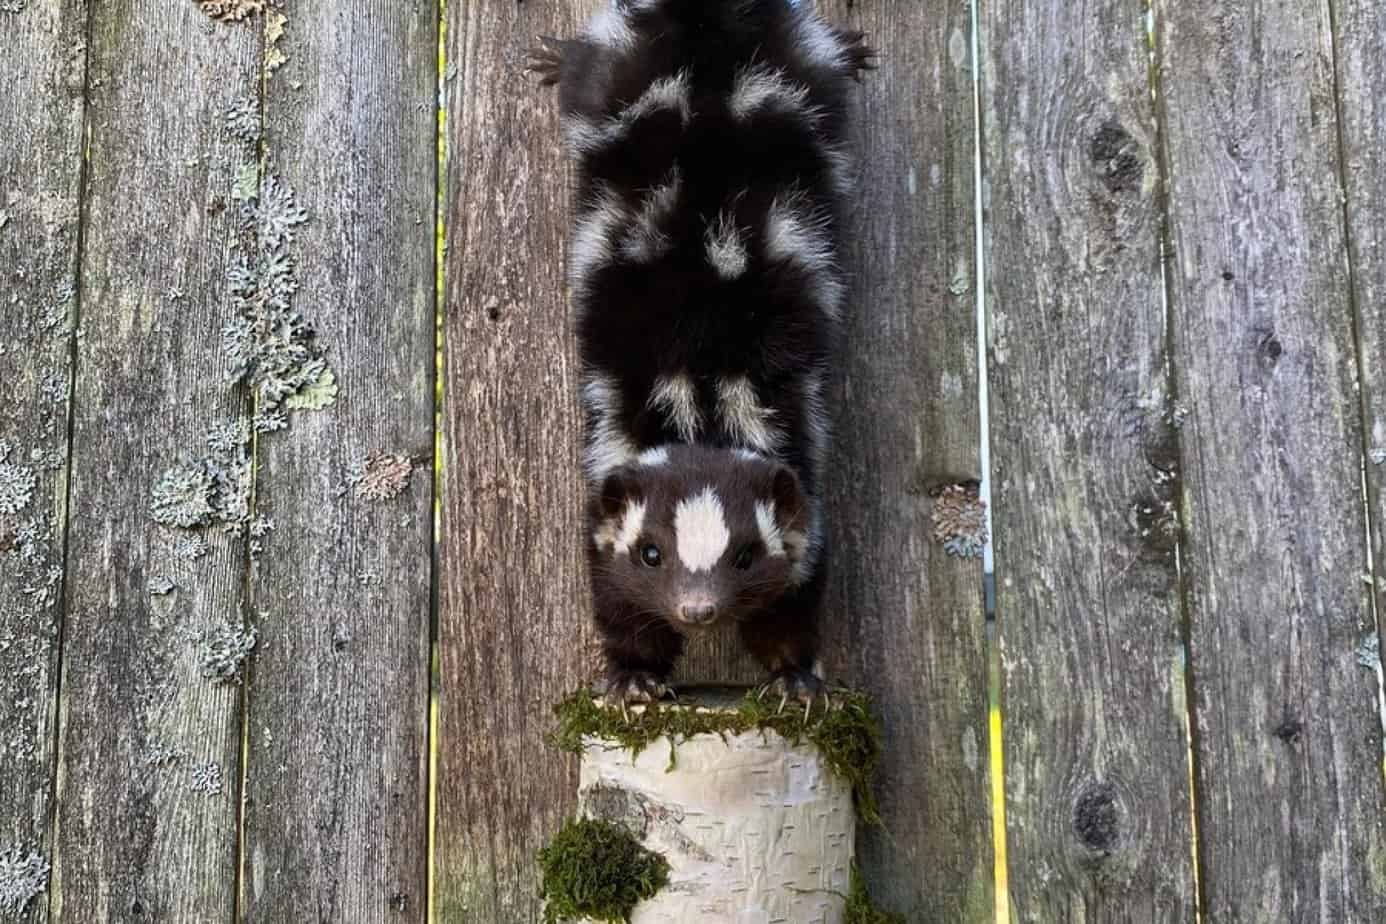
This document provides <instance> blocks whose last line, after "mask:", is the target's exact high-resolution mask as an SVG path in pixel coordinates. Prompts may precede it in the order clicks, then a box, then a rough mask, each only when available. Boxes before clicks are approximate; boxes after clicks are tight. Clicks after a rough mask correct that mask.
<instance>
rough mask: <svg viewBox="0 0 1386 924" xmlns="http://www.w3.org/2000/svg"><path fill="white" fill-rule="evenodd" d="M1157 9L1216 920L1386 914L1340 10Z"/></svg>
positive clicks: (1200, 748)
mask: <svg viewBox="0 0 1386 924" xmlns="http://www.w3.org/2000/svg"><path fill="white" fill-rule="evenodd" d="M1155 12H1156V23H1157V29H1158V56H1159V65H1160V74H1161V84H1162V87H1163V91H1164V92H1163V98H1164V104H1163V105H1164V122H1165V125H1166V127H1167V134H1166V138H1167V156H1168V171H1169V178H1170V216H1169V220H1170V228H1171V237H1172V242H1173V248H1174V258H1173V261H1172V263H1171V299H1172V304H1173V310H1174V323H1173V330H1174V369H1175V374H1176V376H1177V378H1178V387H1179V394H1180V400H1181V401H1182V402H1183V404H1184V406H1185V407H1186V408H1187V411H1188V417H1187V420H1186V422H1185V423H1184V427H1183V433H1182V437H1181V440H1180V444H1181V450H1182V451H1181V457H1182V458H1181V462H1182V465H1181V468H1182V472H1183V491H1182V494H1183V498H1182V501H1183V510H1184V511H1185V527H1186V530H1187V537H1188V538H1187V545H1186V554H1185V555H1184V564H1185V566H1186V567H1185V574H1186V576H1187V591H1186V593H1187V601H1188V614H1189V619H1190V650H1191V659H1192V660H1191V664H1190V669H1191V671H1192V674H1193V682H1194V685H1193V691H1194V702H1193V703H1192V707H1193V713H1194V717H1195V723H1196V724H1195V733H1194V746H1195V769H1196V778H1195V786H1196V792H1197V798H1198V834H1199V845H1200V867H1201V877H1200V882H1201V887H1202V890H1203V899H1204V903H1205V912H1206V915H1207V918H1208V919H1209V920H1213V921H1223V920H1226V921H1232V920H1253V919H1256V920H1261V919H1265V920H1283V921H1307V920H1321V921H1376V920H1383V919H1386V888H1383V885H1382V877H1381V874H1380V870H1381V864H1382V857H1386V853H1384V852H1383V851H1386V831H1383V808H1386V803H1384V802H1383V792H1382V775H1381V729H1380V726H1379V724H1378V720H1377V697H1376V679H1375V677H1374V676H1372V674H1371V672H1370V671H1367V670H1364V669H1363V668H1362V667H1361V666H1360V665H1359V664H1358V662H1357V657H1356V651H1357V649H1358V647H1359V646H1360V645H1361V643H1362V641H1363V638H1364V637H1365V636H1367V635H1369V634H1370V633H1371V630H1372V618H1371V610H1370V606H1369V598H1368V588H1367V587H1366V585H1365V583H1364V582H1363V580H1362V571H1363V564H1362V562H1363V554H1362V548H1363V539H1364V535H1365V525H1364V522H1363V513H1362V497H1361V491H1360V485H1361V475H1360V471H1359V459H1360V455H1361V449H1362V439H1361V436H1362V435H1361V432H1360V415H1359V405H1358V399H1357V395H1356V392H1355V385H1356V374H1355V373H1356V362H1355V360H1356V357H1355V355H1354V351H1353V340H1352V315H1351V309H1350V301H1349V297H1348V290H1349V287H1348V285H1347V278H1346V269H1347V261H1346V252H1345V245H1344V238H1343V222H1342V211H1341V204H1340V199H1339V192H1340V187H1339V183H1338V162H1337V159H1336V152H1337V142H1338V138H1337V131H1336V125H1337V123H1336V119H1335V114H1334V98H1333V61H1332V49H1331V42H1330V36H1329V28H1330V23H1329V20H1328V9H1327V5H1326V4H1305V3H1293V2H1275V3H1253V2H1247V0H1242V2H1234V3H1226V4H1221V5H1219V6H1216V7H1200V8H1195V7H1192V6H1189V5H1188V4H1182V3H1170V2H1164V0H1161V2H1157V3H1156V5H1155ZM1253 845H1254V846H1253Z"/></svg>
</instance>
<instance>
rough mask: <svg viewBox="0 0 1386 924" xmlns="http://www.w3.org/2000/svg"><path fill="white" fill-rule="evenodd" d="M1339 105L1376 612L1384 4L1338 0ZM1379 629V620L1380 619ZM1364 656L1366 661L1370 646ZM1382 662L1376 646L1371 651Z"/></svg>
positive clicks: (1384, 401)
mask: <svg viewBox="0 0 1386 924" xmlns="http://www.w3.org/2000/svg"><path fill="white" fill-rule="evenodd" d="M1334 9H1335V10H1336V13H1337V16H1336V22H1335V23H1334V25H1335V34H1334V45H1335V48H1336V50H1337V77H1338V107H1339V108H1338V113H1339V118H1340V120H1341V127H1340V130H1341V132H1342V142H1343V150H1342V158H1343V178H1344V180H1345V186H1346V189H1345V190H1344V191H1345V193H1346V196H1347V226H1348V245H1349V248H1350V256H1351V259H1352V286H1353V288H1352V293H1353V308H1354V309H1355V311H1356V315H1357V330H1358V336H1359V337H1360V343H1359V344H1358V356H1359V361H1360V363H1361V376H1362V398H1363V408H1364V414H1365V423H1366V435H1367V453H1368V454H1367V463H1368V467H1367V489H1368V497H1369V500H1370V506H1369V508H1368V509H1369V511H1370V518H1371V525H1372V532H1373V536H1372V549H1373V551H1374V554H1375V560H1376V569H1375V571H1376V584H1375V589H1376V599H1377V618H1378V619H1380V618H1381V614H1382V613H1386V56H1383V55H1382V53H1381V43H1382V39H1383V37H1384V36H1386V5H1383V4H1381V3H1378V2H1375V0H1335V3H1334ZM1378 629H1380V626H1378ZM1364 657H1365V658H1366V660H1367V661H1368V662H1370V661H1371V657H1370V653H1369V652H1366V651H1364ZM1376 664H1377V665H1379V664H1380V648H1379V647H1378V653H1377V658H1376Z"/></svg>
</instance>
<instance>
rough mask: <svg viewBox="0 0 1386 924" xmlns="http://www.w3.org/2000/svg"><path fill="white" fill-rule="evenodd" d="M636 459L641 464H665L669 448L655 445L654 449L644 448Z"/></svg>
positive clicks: (667, 459)
mask: <svg viewBox="0 0 1386 924" xmlns="http://www.w3.org/2000/svg"><path fill="white" fill-rule="evenodd" d="M636 461H637V462H639V463H640V464H641V465H647V466H653V465H665V464H667V463H668V461H669V450H668V449H666V448H665V447H663V446H656V447H655V448H654V449H646V450H645V451H644V452H642V453H640V455H639V456H637V457H636Z"/></svg>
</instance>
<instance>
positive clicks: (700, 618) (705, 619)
mask: <svg viewBox="0 0 1386 924" xmlns="http://www.w3.org/2000/svg"><path fill="white" fill-rule="evenodd" d="M716 617H717V608H716V607H714V606H713V605H712V604H711V603H704V602H701V601H700V602H698V603H685V604H683V605H681V606H680V607H679V620H680V621H681V622H686V623H688V624H689V625H692V626H705V625H707V624H708V623H710V622H712V620H713V619H715V618H716Z"/></svg>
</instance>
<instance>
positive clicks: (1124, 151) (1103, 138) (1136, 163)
mask: <svg viewBox="0 0 1386 924" xmlns="http://www.w3.org/2000/svg"><path fill="white" fill-rule="evenodd" d="M1088 157H1089V158H1090V159H1091V160H1092V162H1093V165H1094V166H1095V167H1096V168H1097V170H1098V173H1099V174H1100V175H1101V177H1102V184H1103V185H1104V186H1106V187H1107V191H1108V192H1111V193H1122V192H1131V191H1133V190H1139V189H1140V188H1141V184H1142V183H1143V182H1144V181H1145V161H1144V159H1143V158H1142V157H1141V147H1140V144H1139V143H1138V142H1137V141H1136V139H1135V138H1132V137H1131V133H1130V132H1128V131H1127V130H1126V129H1125V128H1124V127H1123V126H1122V124H1121V123H1120V122H1118V121H1117V120H1116V119H1108V120H1107V121H1105V122H1103V123H1102V125H1101V127H1099V128H1098V129H1097V132H1096V133H1095V134H1094V135H1093V136H1092V139H1091V140H1090V141H1089V142H1088Z"/></svg>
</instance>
